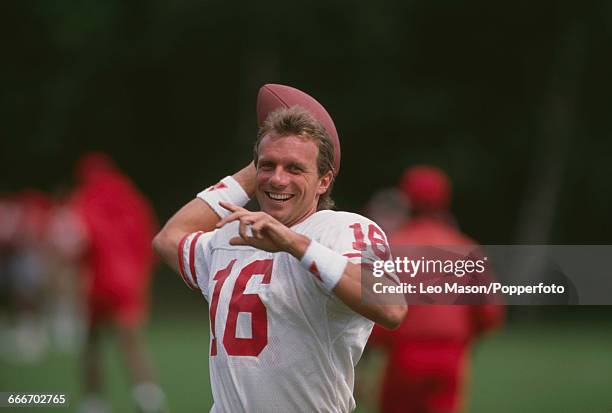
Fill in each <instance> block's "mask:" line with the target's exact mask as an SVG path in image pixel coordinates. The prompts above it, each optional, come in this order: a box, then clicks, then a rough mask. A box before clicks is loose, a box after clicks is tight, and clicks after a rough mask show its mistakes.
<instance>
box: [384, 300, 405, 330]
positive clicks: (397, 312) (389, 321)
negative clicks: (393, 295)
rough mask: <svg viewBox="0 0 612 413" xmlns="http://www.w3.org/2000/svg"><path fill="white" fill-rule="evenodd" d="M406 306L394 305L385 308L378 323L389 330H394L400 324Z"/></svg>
mask: <svg viewBox="0 0 612 413" xmlns="http://www.w3.org/2000/svg"><path fill="white" fill-rule="evenodd" d="M407 312H408V308H407V306H406V305H394V306H392V307H389V308H387V309H386V311H385V314H384V318H383V320H381V322H380V323H379V324H381V325H382V326H383V327H385V328H387V329H389V330H395V329H396V328H398V327H399V326H400V324H402V321H404V318H405V317H406V313H407Z"/></svg>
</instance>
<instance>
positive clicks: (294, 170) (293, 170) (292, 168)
mask: <svg viewBox="0 0 612 413" xmlns="http://www.w3.org/2000/svg"><path fill="white" fill-rule="evenodd" d="M289 172H291V173H294V174H297V173H300V172H302V168H300V167H299V166H296V165H291V166H290V167H289Z"/></svg>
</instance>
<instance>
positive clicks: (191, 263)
mask: <svg viewBox="0 0 612 413" xmlns="http://www.w3.org/2000/svg"><path fill="white" fill-rule="evenodd" d="M202 234H204V233H203V232H198V233H197V234H196V236H195V237H193V239H192V240H191V245H190V246H189V271H191V278H192V280H193V284H194V285H195V286H197V285H198V278H197V277H196V269H195V250H196V246H197V243H198V238H200V237H201V236H202Z"/></svg>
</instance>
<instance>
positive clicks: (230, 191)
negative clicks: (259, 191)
mask: <svg viewBox="0 0 612 413" xmlns="http://www.w3.org/2000/svg"><path fill="white" fill-rule="evenodd" d="M198 198H200V199H201V200H202V201H204V202H206V203H207V204H208V205H210V207H211V208H212V209H213V210H214V211H215V212H216V213H217V215H219V217H221V218H223V217H225V216H227V215H229V214H230V213H231V212H230V211H228V210H227V209H225V208H223V207H222V206H221V205H219V201H224V202H227V203H230V204H233V205H237V206H239V207H243V206H245V205H246V204H247V202H249V196H248V195H247V193H246V192H244V189H242V187H241V186H240V184H239V183H238V182H237V181H236V180H235V179H234V178H233V177H231V176H226V177H225V178H223V179H222V180H221V181H220V182H219V183H218V184H216V185H213V186H211V187H208V188H206V189H205V190H203V191H202V192H200V193H199V194H198Z"/></svg>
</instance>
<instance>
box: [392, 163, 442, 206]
mask: <svg viewBox="0 0 612 413" xmlns="http://www.w3.org/2000/svg"><path fill="white" fill-rule="evenodd" d="M400 188H401V190H402V191H403V192H404V193H405V194H406V196H408V198H409V200H410V206H411V208H412V209H413V210H415V211H418V212H427V211H440V210H446V209H448V207H449V206H450V199H451V183H450V180H449V178H448V176H447V175H446V174H445V173H444V172H443V171H442V170H441V169H439V168H437V167H435V166H429V165H418V166H413V167H411V168H408V169H407V170H406V171H405V172H404V175H403V176H402V180H401V183H400Z"/></svg>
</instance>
